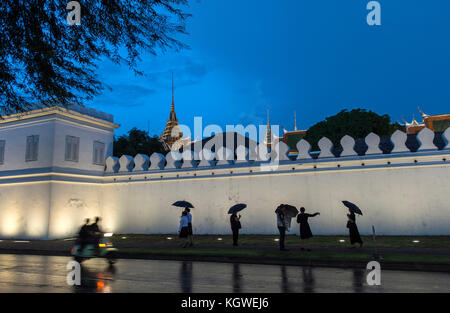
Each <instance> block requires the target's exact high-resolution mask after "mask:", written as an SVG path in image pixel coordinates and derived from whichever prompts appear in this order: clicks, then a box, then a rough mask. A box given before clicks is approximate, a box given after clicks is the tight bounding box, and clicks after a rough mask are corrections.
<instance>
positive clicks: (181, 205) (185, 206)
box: [172, 200, 194, 209]
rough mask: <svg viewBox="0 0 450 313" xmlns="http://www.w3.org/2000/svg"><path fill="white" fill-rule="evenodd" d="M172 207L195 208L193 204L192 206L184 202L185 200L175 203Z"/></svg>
mask: <svg viewBox="0 0 450 313" xmlns="http://www.w3.org/2000/svg"><path fill="white" fill-rule="evenodd" d="M172 205H173V206H176V207H179V208H190V209H193V208H194V206H193V205H192V204H190V203H189V202H187V201H184V200H181V201H177V202H175V203H173V204H172Z"/></svg>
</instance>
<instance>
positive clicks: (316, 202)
mask: <svg viewBox="0 0 450 313" xmlns="http://www.w3.org/2000/svg"><path fill="white" fill-rule="evenodd" d="M430 132H431V131H430V130H428V129H425V130H423V131H422V132H421V133H420V134H419V136H418V138H419V142H420V144H421V147H420V148H419V151H417V152H410V151H409V150H408V149H407V148H406V146H405V141H406V135H405V134H404V133H401V132H397V133H395V134H394V135H393V136H392V141H393V143H394V146H395V147H394V151H396V152H393V153H391V154H382V153H381V151H379V149H378V144H379V138H378V136H376V135H373V134H371V135H369V136H368V137H367V138H366V143H367V144H368V146H369V150H368V152H367V154H366V155H364V156H357V155H356V152H354V150H353V145H354V141H352V140H353V139H352V138H351V137H348V136H345V137H344V138H343V141H342V145H343V147H344V153H343V154H344V155H345V156H342V157H339V158H335V157H332V156H329V151H330V149H331V143H330V142H329V140H328V139H326V138H324V139H323V140H321V143H320V145H319V146H320V148H321V154H320V156H319V158H318V159H312V158H311V157H309V154H308V152H309V150H310V147H309V144H308V143H307V142H305V141H301V142H299V143H298V145H297V147H298V150H299V157H298V159H297V160H293V161H292V160H288V159H287V157H286V153H287V150H286V149H287V147H286V146H285V145H284V144H283V143H279V144H278V145H277V146H275V149H274V151H278V152H272V154H271V157H272V159H273V160H279V164H276V163H272V166H264V167H261V165H262V164H266V163H267V162H266V163H265V162H262V161H250V160H248V153H243V154H239V160H235V157H234V153H231V154H230V153H218V155H222V156H218V160H216V161H218V162H220V164H224V165H214V162H213V161H214V159H213V160H209V161H211V162H203V163H202V164H203V165H204V166H203V165H202V166H199V165H197V162H190V160H189V155H190V153H184V154H183V155H184V160H183V157H181V155H179V154H178V153H171V154H168V155H167V156H166V157H164V156H161V155H157V154H155V155H152V156H151V157H146V156H140V155H138V156H136V157H134V158H133V157H129V156H124V157H122V158H121V159H120V160H118V159H117V158H113V157H108V159H107V162H106V169H105V171H104V172H98V171H90V170H84V171H81V170H79V169H77V171H74V170H71V169H70V168H59V167H58V168H53V169H46V170H42V171H41V172H39V171H35V172H27V173H26V174H24V173H22V172H20V173H11V172H10V171H0V203H1V205H0V237H2V238H35V239H48V238H63V237H70V236H73V235H74V234H75V233H76V232H77V230H78V228H79V226H80V225H81V224H82V222H83V219H84V218H86V217H95V216H101V217H102V218H103V222H102V223H103V227H104V229H105V230H108V231H112V232H114V233H141V234H142V233H147V234H156V233H164V234H169V233H173V234H175V233H176V232H177V228H178V222H179V216H180V214H181V209H179V208H175V207H173V206H171V204H172V203H173V202H175V201H177V200H187V201H189V202H191V203H193V204H194V206H195V208H194V209H193V210H192V214H193V225H194V232H195V233H196V234H228V233H230V227H229V215H228V214H227V210H228V208H229V207H231V206H232V205H234V204H236V203H241V202H242V203H246V204H247V206H248V207H247V208H246V209H245V210H244V211H243V212H242V216H243V217H242V226H243V228H242V233H247V234H275V233H276V232H277V229H276V223H275V213H274V211H275V208H276V207H277V206H278V205H279V204H280V203H288V204H291V205H295V206H297V207H298V208H299V207H301V206H304V207H306V209H307V211H308V212H311V213H313V212H316V211H319V212H320V213H321V215H320V216H318V217H315V218H312V219H311V220H310V224H311V228H312V230H313V233H315V234H322V235H325V234H327V235H338V234H346V233H347V229H346V227H345V225H346V212H347V211H346V209H345V207H344V206H343V205H342V203H341V201H342V200H349V201H351V202H353V203H355V204H357V205H358V206H360V207H361V209H362V211H363V212H364V215H363V216H361V217H360V216H358V217H357V222H358V226H359V229H360V231H361V233H362V234H371V233H372V225H373V226H375V229H376V232H377V234H379V235H450V188H449V187H450V186H449V183H450V164H449V162H450V161H449V159H450V149H449V148H450V147H449V146H448V145H447V147H446V149H444V150H437V148H436V147H435V146H434V145H433V144H432V139H433V136H434V134H433V135H432V134H431V133H430ZM444 138H445V140H447V143H448V142H449V141H450V140H449V139H450V129H449V130H447V131H446V133H445V134H444ZM261 151H263V150H261ZM261 154H264V153H262V152H260V154H259V155H258V158H257V159H259V160H261V159H265V158H266V157H267V155H265V154H264V155H261ZM194 155H208V156H211V155H213V154H211V153H209V152H208V153H195V154H194ZM225 156H229V158H230V159H228V160H224V159H223V158H224V157H225ZM230 156H231V157H230ZM221 158H222V159H221ZM5 162H6V160H5ZM135 163H136V164H135ZM182 164H184V166H183V165H182ZM211 164H212V165H211ZM291 233H298V224H297V223H296V222H295V221H294V220H293V221H292V228H291Z"/></svg>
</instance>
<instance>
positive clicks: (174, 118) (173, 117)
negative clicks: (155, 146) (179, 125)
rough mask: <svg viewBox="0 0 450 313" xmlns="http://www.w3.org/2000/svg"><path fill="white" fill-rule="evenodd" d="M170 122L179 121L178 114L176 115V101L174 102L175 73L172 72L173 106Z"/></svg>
mask: <svg viewBox="0 0 450 313" xmlns="http://www.w3.org/2000/svg"><path fill="white" fill-rule="evenodd" d="M169 121H177V114H176V113H175V101H174V87H173V72H172V106H171V107H170V116H169Z"/></svg>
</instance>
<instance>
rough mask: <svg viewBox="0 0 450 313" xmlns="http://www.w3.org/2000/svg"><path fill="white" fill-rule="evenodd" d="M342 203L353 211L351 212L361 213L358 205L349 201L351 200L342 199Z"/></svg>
mask: <svg viewBox="0 0 450 313" xmlns="http://www.w3.org/2000/svg"><path fill="white" fill-rule="evenodd" d="M342 203H343V204H344V205H345V206H346V207H347V208H349V210H350V212H353V213H356V214H359V215H363V214H362V212H361V209H360V208H358V206H357V205H356V204H354V203H351V202H349V201H346V200H344V201H342Z"/></svg>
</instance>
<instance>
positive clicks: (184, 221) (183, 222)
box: [178, 211, 189, 248]
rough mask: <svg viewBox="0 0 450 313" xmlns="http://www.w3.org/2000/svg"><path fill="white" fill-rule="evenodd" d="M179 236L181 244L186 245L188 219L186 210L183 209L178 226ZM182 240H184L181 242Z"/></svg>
mask: <svg viewBox="0 0 450 313" xmlns="http://www.w3.org/2000/svg"><path fill="white" fill-rule="evenodd" d="M178 232H179V233H180V234H179V237H180V238H181V240H182V244H181V246H182V247H183V248H186V247H187V246H188V243H189V241H188V235H189V219H188V217H187V212H186V211H183V212H182V213H181V218H180V226H179V227H178ZM183 241H184V242H183Z"/></svg>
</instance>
